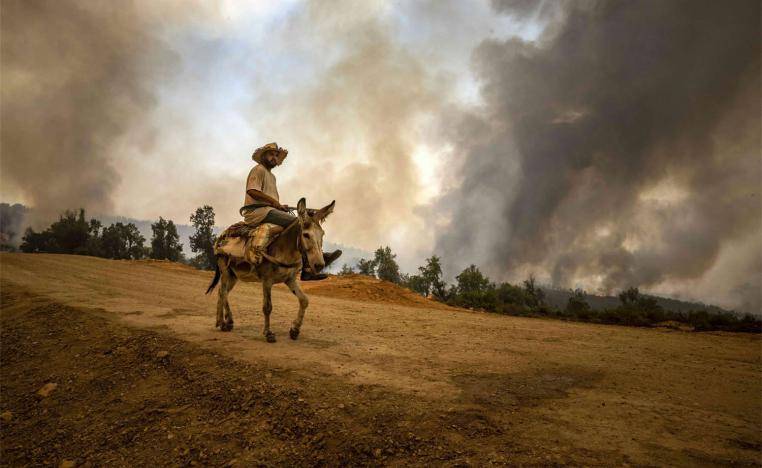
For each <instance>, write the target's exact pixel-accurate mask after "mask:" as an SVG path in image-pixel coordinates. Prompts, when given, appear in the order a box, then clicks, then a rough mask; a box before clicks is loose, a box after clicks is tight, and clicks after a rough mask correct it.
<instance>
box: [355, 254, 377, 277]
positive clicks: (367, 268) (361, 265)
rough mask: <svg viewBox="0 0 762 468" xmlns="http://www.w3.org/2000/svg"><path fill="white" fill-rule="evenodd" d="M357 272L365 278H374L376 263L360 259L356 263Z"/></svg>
mask: <svg viewBox="0 0 762 468" xmlns="http://www.w3.org/2000/svg"><path fill="white" fill-rule="evenodd" d="M357 272H358V273H359V274H361V275H365V276H376V262H375V261H374V260H366V259H364V258H361V259H360V260H359V261H358V262H357Z"/></svg>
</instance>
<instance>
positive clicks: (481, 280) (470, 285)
mask: <svg viewBox="0 0 762 468" xmlns="http://www.w3.org/2000/svg"><path fill="white" fill-rule="evenodd" d="M455 281H457V284H458V286H457V287H458V294H467V293H483V292H485V291H486V290H487V289H489V285H490V282H489V278H487V277H486V276H484V275H483V274H482V272H481V271H480V270H479V269H478V268H477V267H476V265H470V266H469V267H468V268H466V269H465V270H463V271H462V272H460V274H459V275H458V276H456V277H455Z"/></svg>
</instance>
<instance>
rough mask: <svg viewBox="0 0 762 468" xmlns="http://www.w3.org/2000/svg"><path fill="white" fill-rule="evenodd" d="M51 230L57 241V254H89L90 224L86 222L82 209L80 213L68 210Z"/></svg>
mask: <svg viewBox="0 0 762 468" xmlns="http://www.w3.org/2000/svg"><path fill="white" fill-rule="evenodd" d="M49 229H50V231H51V233H52V235H53V238H54V239H55V240H56V246H57V253H67V254H85V253H87V240H88V238H89V237H90V224H89V223H88V222H87V221H85V210H84V209H80V210H79V213H75V212H74V211H69V210H66V211H65V212H64V214H63V215H62V216H61V217H60V218H59V219H58V221H56V222H54V223H53V224H51V225H50V228H49Z"/></svg>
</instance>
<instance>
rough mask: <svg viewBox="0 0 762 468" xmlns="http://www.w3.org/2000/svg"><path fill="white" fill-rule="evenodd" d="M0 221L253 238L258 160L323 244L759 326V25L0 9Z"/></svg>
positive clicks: (327, 10) (642, 6)
mask: <svg viewBox="0 0 762 468" xmlns="http://www.w3.org/2000/svg"><path fill="white" fill-rule="evenodd" d="M0 13H1V14H2V36H1V37H0V42H1V43H2V76H1V77H0V78H1V79H2V81H1V87H2V130H1V131H2V135H1V136H2V138H0V143H2V152H1V153H0V169H2V171H0V200H2V201H6V202H20V203H23V204H25V205H28V206H33V207H34V208H35V219H32V220H29V222H31V223H33V224H36V225H37V226H38V227H39V226H43V225H45V224H46V223H49V222H50V220H51V219H53V218H54V217H55V216H56V215H57V214H58V213H59V212H60V211H62V210H63V209H66V208H77V207H80V206H81V207H84V208H86V209H87V210H88V212H89V213H92V214H106V215H109V214H110V215H121V216H127V217H133V218H138V219H156V218H158V217H159V216H163V217H165V218H170V219H173V220H175V222H179V223H185V222H187V221H188V217H189V216H190V213H191V212H193V211H194V210H195V208H196V207H198V206H201V205H204V204H209V205H212V206H213V207H214V209H215V213H216V215H217V224H218V225H220V226H226V225H228V224H232V223H234V222H236V221H238V220H239V219H240V217H239V215H238V208H239V207H240V205H241V203H242V201H243V190H244V182H245V178H246V175H247V174H248V171H249V170H250V168H251V167H252V164H253V163H252V161H251V153H252V151H253V150H254V149H255V148H257V147H259V146H261V145H263V144H265V143H269V142H272V141H276V142H277V143H278V144H279V145H281V146H283V147H286V148H287V149H288V150H289V156H288V158H287V159H286V162H285V163H284V164H283V165H282V166H281V167H278V168H277V169H276V170H275V175H276V177H277V178H278V185H279V191H280V194H281V202H283V203H287V204H292V205H293V204H295V203H296V201H297V200H298V199H299V198H300V197H302V196H304V197H306V198H307V201H308V205H310V206H312V207H316V208H317V207H320V206H323V205H326V204H328V203H330V202H331V201H332V200H336V202H337V203H336V209H335V212H334V214H333V215H332V217H331V218H330V219H329V221H328V223H327V225H326V232H327V239H328V240H330V241H332V242H334V243H338V244H343V245H347V246H353V247H357V248H361V249H366V250H374V249H375V248H377V247H378V246H380V245H389V246H390V247H391V248H392V249H393V251H394V252H396V253H397V254H398V257H397V259H398V261H399V263H400V265H401V267H402V269H403V271H407V272H414V271H415V269H416V267H417V266H418V265H420V264H421V263H422V262H423V260H424V259H425V258H426V257H427V256H429V255H431V254H437V255H440V256H441V257H442V258H443V260H444V265H445V270H446V274H447V275H448V279H450V280H452V279H453V277H454V276H455V275H456V274H457V273H458V272H459V271H460V270H462V269H463V268H465V267H466V266H468V265H469V264H471V263H474V264H476V265H478V266H480V268H482V269H483V270H484V271H485V272H486V273H488V274H489V275H490V277H492V278H493V280H495V281H520V280H521V279H523V278H525V277H526V276H527V275H529V274H534V275H536V276H537V277H538V278H539V279H540V280H541V281H542V282H544V283H546V284H553V285H554V286H558V287H564V288H577V287H580V288H584V289H587V290H588V291H590V292H593V293H611V292H615V291H616V290H618V289H621V288H624V287H629V286H640V287H641V289H643V290H645V291H650V292H654V293H659V294H665V295H669V296H672V297H678V298H683V299H690V300H700V301H704V302H710V303H716V304H719V305H722V306H726V307H733V308H739V309H742V310H749V311H759V308H760V303H761V302H762V299H760V294H762V293H761V292H760V284H762V240H761V239H762V235H761V234H762V227H761V225H762V204H761V202H760V193H759V188H760V186H761V185H762V161H760V151H759V150H760V135H759V129H760V108H759V102H760V99H759V88H760V66H759V60H760V59H759V57H760V53H759V52H760V50H759V49H760V44H759V41H760V39H759V38H760V20H759V18H760V14H759V4H758V2H755V1H743V0H738V1H737V2H734V3H732V5H730V6H717V5H715V2H708V1H706V2H704V1H696V2H687V1H678V0H675V1H674V2H660V1H649V0H639V1H637V2H621V1H595V0H590V1H579V2H543V1H532V0H514V1H510V0H494V1H486V0H485V1H479V0H474V1H469V2H465V1H455V0H441V1H434V0H431V1H413V0H406V1H403V0H399V1H385V2H381V1H366V2H361V3H358V2H349V1H340V0H337V1H331V2H324V1H314V2H310V1H295V0H291V1H283V2H270V1H262V2H250V1H248V2H243V1H240V2H238V1H232V0H225V1H217V2H213V1H210V2H184V1H183V2H180V1H164V2H157V1H141V0H134V1H127V2H119V3H117V2H97V1H14V0H9V1H4V2H3V3H2V11H0Z"/></svg>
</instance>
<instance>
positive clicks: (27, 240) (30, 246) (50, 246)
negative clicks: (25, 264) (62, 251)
mask: <svg viewBox="0 0 762 468" xmlns="http://www.w3.org/2000/svg"><path fill="white" fill-rule="evenodd" d="M19 248H20V249H21V251H22V252H26V253H38V252H57V251H58V250H59V248H58V244H57V243H56V239H55V238H54V237H53V233H52V232H51V231H50V229H46V230H44V231H42V232H36V231H35V230H34V229H32V228H31V227H29V228H26V231H24V236H23V237H22V238H21V246H19Z"/></svg>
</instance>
